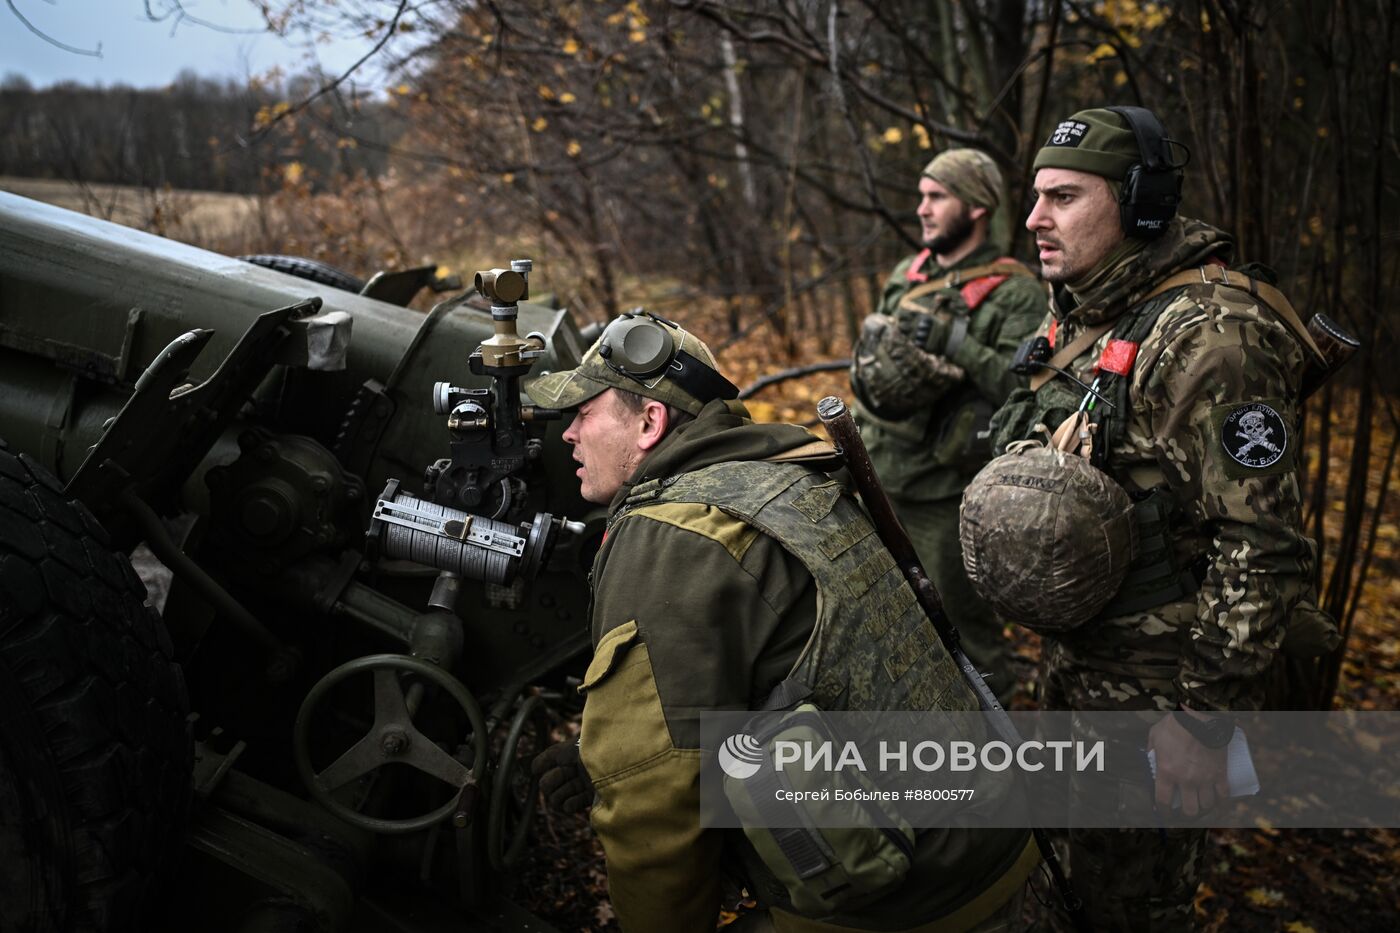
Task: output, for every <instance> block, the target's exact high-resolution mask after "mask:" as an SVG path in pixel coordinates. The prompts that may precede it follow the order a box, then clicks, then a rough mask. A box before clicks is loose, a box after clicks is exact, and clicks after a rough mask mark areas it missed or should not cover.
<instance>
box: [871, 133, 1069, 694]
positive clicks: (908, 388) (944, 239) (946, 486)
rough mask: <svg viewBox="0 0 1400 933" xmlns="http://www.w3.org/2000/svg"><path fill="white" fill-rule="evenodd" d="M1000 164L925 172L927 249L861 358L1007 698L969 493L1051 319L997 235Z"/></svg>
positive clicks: (911, 261)
mask: <svg viewBox="0 0 1400 933" xmlns="http://www.w3.org/2000/svg"><path fill="white" fill-rule="evenodd" d="M1001 193H1002V179H1001V172H1000V171H999V170H998V169H997V167H996V163H995V162H993V161H992V159H991V158H990V157H989V156H987V155H986V154H985V153H982V152H979V151H977V150H975V149H951V150H949V151H947V152H944V153H943V154H941V155H939V156H938V157H937V158H935V159H934V160H933V161H932V162H930V163H929V164H928V165H927V167H925V168H924V171H923V175H922V177H921V178H920V179H919V212H918V213H919V223H920V225H921V228H922V234H923V241H924V246H925V249H924V250H923V251H922V252H920V253H918V254H916V255H913V256H909V257H907V258H905V259H904V260H903V261H902V262H901V263H900V264H899V265H897V266H895V269H894V272H893V274H891V276H890V278H889V280H888V281H887V282H886V283H885V290H884V296H883V298H882V300H881V304H880V308H879V311H878V313H876V314H873V315H871V316H870V317H868V318H867V319H866V322H865V325H864V327H863V329H862V335H861V338H860V341H859V344H858V345H857V347H856V352H855V354H854V359H853V362H852V368H851V386H852V388H853V389H854V390H855V394H856V398H857V399H858V400H859V405H858V407H857V416H858V418H859V419H860V423H861V433H862V435H863V437H864V438H865V442H866V446H867V447H868V448H869V450H870V456H871V460H872V462H873V463H874V465H875V468H876V470H877V472H878V473H879V474H880V480H881V482H882V484H883V485H884V487H885V490H886V492H888V493H889V495H890V499H891V501H892V503H893V504H894V507H895V510H896V512H897V513H898V514H899V519H900V522H901V523H902V524H903V525H904V527H905V529H906V530H907V531H908V532H909V536H910V537H911V538H912V539H913V542H914V546H915V548H916V549H917V550H918V552H919V557H920V559H921V560H922V562H923V565H924V568H925V570H927V572H928V573H929V576H930V577H931V578H932V580H933V582H934V584H935V585H936V586H937V588H938V592H939V593H940V594H942V596H943V602H944V605H945V606H946V608H947V612H948V616H949V618H950V620H951V621H952V622H953V624H954V625H956V626H957V627H958V631H959V634H960V635H961V640H962V645H963V647H964V649H965V650H966V651H967V654H968V656H969V657H970V658H971V659H972V661H973V663H974V664H976V665H977V666H978V668H979V669H981V671H982V672H983V673H984V675H986V676H987V680H988V682H989V684H990V686H991V687H992V689H993V690H995V691H996V693H997V695H998V697H999V698H1000V699H1002V700H1003V701H1005V700H1006V699H1007V698H1009V696H1010V695H1011V693H1012V690H1013V688H1014V686H1015V683H1014V678H1013V676H1012V673H1011V669H1010V664H1009V658H1010V648H1009V646H1008V644H1007V642H1006V639H1005V638H1004V637H1003V634H1002V625H1001V623H1000V621H998V620H997V618H996V617H995V616H994V615H993V614H992V612H991V611H990V610H989V609H988V607H987V605H986V603H985V602H984V601H983V600H982V599H980V598H979V597H978V595H977V593H976V592H975V591H974V590H973V589H972V587H971V586H969V585H968V581H967V576H966V575H965V574H964V572H963V564H962V553H961V551H960V549H959V545H958V500H959V497H960V496H961V495H962V491H963V487H964V486H966V485H967V481H968V480H969V479H971V477H972V476H973V474H975V473H976V472H977V470H978V469H980V468H981V467H982V465H983V464H984V463H986V461H987V459H988V458H989V455H990V452H991V447H990V445H989V444H988V442H987V435H986V430H987V421H988V418H989V416H990V415H991V413H992V412H993V411H995V410H996V409H997V407H998V406H1000V405H1001V403H1002V402H1004V401H1005V400H1006V397H1007V396H1008V395H1009V394H1010V393H1011V391H1012V390H1013V389H1015V388H1017V387H1018V386H1021V385H1024V384H1025V380H1024V379H1023V378H1022V377H1020V376H1017V375H1016V374H1014V373H1012V372H1011V371H1010V370H1009V369H1008V368H1007V364H1009V363H1010V362H1011V358H1012V356H1013V354H1014V353H1015V351H1016V348H1017V346H1018V345H1019V344H1020V343H1021V341H1022V340H1023V339H1024V338H1025V337H1027V336H1028V335H1029V334H1031V333H1032V332H1033V331H1034V330H1035V328H1036V327H1037V326H1038V325H1039V324H1040V322H1041V320H1042V319H1043V318H1044V316H1045V301H1046V294H1045V291H1044V289H1043V288H1042V287H1041V286H1040V284H1039V283H1038V282H1036V280H1035V277H1034V275H1033V274H1032V273H1031V272H1030V271H1029V270H1028V269H1027V268H1026V267H1025V266H1023V265H1022V264H1021V263H1019V262H1017V261H1016V260H1014V259H1008V258H1004V257H1002V256H1001V253H1000V252H999V251H998V250H997V248H996V246H995V245H994V244H992V243H991V242H989V241H988V228H989V225H990V223H991V219H992V212H993V211H995V210H996V207H997V205H998V204H999V203H1000V201H1001Z"/></svg>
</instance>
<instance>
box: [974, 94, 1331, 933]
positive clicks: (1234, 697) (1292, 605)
mask: <svg viewBox="0 0 1400 933" xmlns="http://www.w3.org/2000/svg"><path fill="white" fill-rule="evenodd" d="M1182 152H1183V151H1182V150H1181V148H1180V147H1179V146H1177V145H1176V144H1174V143H1173V142H1171V141H1170V140H1168V139H1167V137H1166V132H1165V130H1164V128H1163V127H1162V125H1161V124H1160V122H1159V121H1158V120H1157V118H1156V117H1155V116H1153V115H1152V114H1151V113H1150V112H1148V111H1146V110H1143V109H1142V108H1136V107H1121V108H1120V107H1115V108H1108V109H1096V110H1086V111H1083V112H1081V113H1077V114H1075V115H1074V116H1072V117H1070V118H1069V119H1068V120H1065V121H1064V122H1062V123H1060V124H1059V125H1058V126H1057V127H1056V129H1055V131H1054V132H1053V133H1052V134H1051V136H1050V138H1049V140H1048V141H1047V142H1046V144H1045V146H1044V147H1043V148H1042V149H1041V150H1040V152H1039V153H1038V155H1037V157H1036V159H1035V165H1034V167H1035V171H1036V174H1035V194H1036V201H1035V207H1034V209H1033V210H1032V212H1031V214H1030V217H1029V218H1028V219H1027V221H1026V227H1027V228H1028V229H1029V230H1030V231H1031V232H1032V233H1033V234H1035V241H1036V246H1037V247H1038V248H1039V251H1040V260H1041V263H1042V274H1043V276H1044V277H1045V279H1046V280H1047V281H1048V282H1050V283H1051V284H1052V286H1053V299H1052V305H1051V315H1050V317H1049V318H1048V319H1047V326H1046V328H1045V330H1044V331H1043V334H1044V336H1045V337H1047V338H1048V343H1049V345H1050V346H1049V348H1046V347H1045V346H1044V344H1043V343H1042V344H1041V352H1040V353H1039V354H1038V356H1037V354H1036V353H1035V352H1032V353H1031V354H1030V356H1031V357H1032V358H1036V359H1038V362H1039V363H1047V362H1048V364H1049V365H1048V366H1044V365H1042V366H1039V367H1038V369H1039V371H1038V372H1037V374H1036V375H1035V376H1033V378H1032V381H1031V386H1030V387H1028V388H1026V389H1021V390H1018V391H1017V392H1016V393H1015V394H1014V395H1013V396H1012V398H1011V400H1010V401H1009V402H1008V403H1007V405H1006V406H1005V407H1003V408H1002V409H1001V410H1000V411H999V412H998V413H997V414H996V416H995V418H994V419H993V430H994V443H995V444H996V445H997V449H998V450H1002V449H1005V447H1006V445H1007V444H1008V443H1010V442H1013V441H1018V440H1023V439H1029V438H1035V437H1044V436H1045V434H1046V433H1047V432H1054V434H1055V437H1056V443H1057V444H1058V446H1060V447H1061V449H1068V450H1074V449H1076V448H1077V447H1079V448H1080V449H1079V452H1080V453H1087V454H1088V456H1089V458H1090V462H1092V463H1093V464H1094V465H1095V466H1097V467H1098V468H1099V470H1101V471H1102V473H1104V474H1107V478H1108V480H1107V481H1109V482H1113V481H1116V483H1117V484H1118V485H1119V486H1121V487H1122V490H1126V494H1127V495H1126V496H1122V495H1120V490H1118V489H1116V488H1114V489H1112V490H1111V491H1112V492H1113V493H1114V495H1115V496H1118V498H1119V499H1120V500H1121V501H1122V503H1123V505H1124V511H1125V513H1126V514H1127V515H1128V517H1129V518H1130V519H1131V527H1129V525H1127V524H1125V525H1123V526H1122V527H1123V529H1125V530H1127V531H1131V534H1127V533H1123V534H1118V535H1117V537H1114V534H1115V533H1114V532H1113V530H1112V528H1113V525H1112V522H1110V521H1109V520H1108V519H1107V518H1106V516H1105V515H1104V514H1099V515H1098V516H1096V517H1094V516H1085V518H1086V521H1077V520H1076V519H1074V518H1073V517H1071V518H1067V519H1065V520H1064V521H1063V522H1062V523H1061V525H1060V526H1059V527H1068V528H1078V529H1080V530H1081V531H1082V530H1083V529H1085V528H1088V527H1090V523H1091V522H1097V523H1098V524H1097V525H1096V526H1094V527H1098V528H1101V529H1104V530H1105V531H1104V533H1105V534H1108V536H1109V538H1110V539H1111V540H1114V541H1117V542H1118V548H1117V550H1118V553H1117V554H1113V555H1109V556H1108V558H1107V559H1105V560H1104V561H1102V562H1100V566H1097V567H1090V566H1081V567H1078V568H1076V569H1077V571H1078V573H1079V574H1080V575H1081V577H1083V578H1085V579H1087V578H1089V577H1091V575H1093V574H1097V573H1106V572H1107V571H1106V569H1105V568H1108V567H1110V566H1111V565H1115V564H1116V565H1118V568H1117V575H1116V576H1115V577H1114V583H1113V585H1112V586H1110V587H1108V588H1107V591H1106V592H1103V593H1102V598H1101V599H1099V603H1100V604H1101V605H1102V608H1099V609H1098V610H1097V612H1095V611H1094V609H1093V608H1092V607H1091V608H1090V609H1089V610H1088V611H1089V613H1090V614H1091V615H1092V618H1088V619H1087V620H1083V619H1079V618H1074V619H1068V620H1066V619H1064V618H1057V617H1056V612H1057V611H1058V609H1057V608H1056V606H1055V605H1054V601H1053V599H1052V598H1051V596H1050V595H1049V594H1051V592H1052V590H1054V589H1055V587H1054V586H1053V585H1052V583H1051V582H1050V581H1042V583H1041V584H1036V583H1035V582H1034V581H1031V580H1021V581H1018V582H1017V585H1016V586H1013V587H1003V591H1004V592H1003V593H1000V594H996V595H993V599H994V600H998V599H1001V600H1005V601H1006V602H1007V604H1008V608H1007V609H1006V610H1005V611H1006V612H1007V613H1008V615H1012V616H1013V617H1015V615H1016V613H1017V612H1018V611H1020V612H1023V613H1024V615H1023V616H1022V617H1023V618H1024V619H1025V620H1026V621H1027V624H1034V625H1036V626H1037V627H1042V631H1046V632H1050V633H1053V634H1054V635H1055V637H1054V638H1053V639H1047V641H1046V642H1045V646H1046V647H1045V666H1044V682H1043V693H1042V699H1043V704H1042V705H1043V706H1045V707H1047V708H1049V709H1070V710H1094V711H1102V710H1130V711H1157V712H1159V713H1160V712H1165V713H1166V715H1164V716H1156V717H1147V718H1148V719H1149V720H1150V721H1155V724H1153V725H1151V726H1150V731H1149V732H1147V734H1146V736H1145V738H1146V744H1147V746H1148V747H1149V748H1150V749H1152V750H1153V752H1154V753H1155V756H1156V762H1157V777H1156V782H1155V785H1154V786H1152V787H1150V788H1145V789H1144V790H1143V793H1145V794H1147V793H1150V794H1154V795H1155V800H1156V803H1157V806H1158V807H1161V808H1166V807H1171V806H1172V805H1173V800H1174V798H1177V799H1179V805H1180V806H1181V808H1182V810H1183V811H1184V812H1185V813H1186V814H1187V815H1195V814H1197V813H1198V812H1202V811H1205V810H1208V809H1209V808H1210V807H1211V806H1213V804H1214V803H1215V801H1216V799H1217V797H1218V796H1219V795H1221V794H1222V793H1224V792H1225V790H1226V786H1227V785H1226V782H1225V760H1226V748H1227V745H1228V743H1229V742H1230V739H1231V736H1232V734H1233V731H1234V728H1233V725H1232V724H1231V722H1230V721H1229V717H1228V712H1229V711H1231V710H1255V709H1259V708H1260V707H1261V706H1262V705H1263V703H1264V697H1265V686H1266V676H1265V675H1266V673H1267V672H1268V671H1269V669H1270V666H1271V664H1273V662H1274V661H1275V655H1276V653H1277V651H1278V649H1279V647H1280V644H1281V642H1282V641H1283V638H1284V635H1285V632H1286V631H1287V630H1289V629H1290V628H1294V627H1303V626H1309V625H1326V624H1327V623H1326V622H1325V621H1324V620H1321V619H1320V618H1319V614H1318V613H1317V610H1316V609H1315V608H1314V607H1313V605H1312V603H1311V593H1310V589H1311V586H1310V579H1311V575H1312V568H1313V562H1314V559H1315V545H1314V544H1313V543H1312V542H1311V541H1310V540H1308V539H1307V538H1306V537H1304V535H1303V533H1302V530H1301V518H1300V503H1299V491H1298V476H1297V446H1298V442H1297V433H1298V426H1299V418H1300V414H1299V410H1298V393H1299V381H1300V377H1301V375H1302V373H1303V369H1304V364H1305V362H1306V360H1307V354H1309V353H1310V352H1312V349H1313V345H1312V343H1311V340H1310V338H1308V337H1307V335H1306V332H1305V331H1304V329H1303V328H1302V325H1301V324H1300V323H1299V321H1298V319H1297V315H1296V313H1294V312H1293V310H1292V308H1291V307H1289V305H1288V302H1287V300H1286V299H1285V298H1283V296H1282V295H1280V294H1279V293H1278V292H1277V291H1276V290H1274V289H1272V288H1271V287H1270V286H1269V284H1267V283H1266V282H1263V281H1260V280H1257V279H1252V278H1250V277H1249V276H1248V275H1245V274H1243V273H1242V272H1240V271H1238V270H1230V269H1229V268H1228V265H1227V264H1228V263H1229V261H1230V259H1231V254H1232V252H1233V244H1232V242H1231V240H1230V238H1229V237H1228V236H1227V235H1226V234H1224V233H1222V232H1221V231H1220V230H1217V229H1215V228H1214V227H1211V226H1209V225H1207V224H1204V223H1202V222H1200V221H1197V220H1191V219H1188V218H1184V217H1177V216H1175V214H1176V206H1177V203H1178V201H1179V197H1180V195H1179V193H1180V188H1181V181H1182V171H1181V169H1182V166H1183V164H1184V161H1183V159H1181V158H1179V157H1178V156H1179V155H1180V154H1182ZM1032 350H1033V347H1032ZM1052 350H1053V356H1051V357H1050V359H1049V360H1048V361H1047V360H1045V357H1046V356H1050V353H1051V351H1052ZM1050 367H1054V368H1055V369H1063V370H1066V371H1067V375H1061V374H1058V373H1057V372H1055V369H1052V368H1050ZM1057 428H1059V429H1060V430H1058V431H1057V430H1056V429H1057ZM1081 444H1082V447H1080V445H1081ZM1014 446H1015V447H1022V448H1024V445H1014ZM1015 456H1017V453H1016V452H1013V453H1011V454H1008V456H1007V457H1005V458H1003V459H1002V460H998V461H997V464H998V466H997V467H996V468H989V469H988V470H987V471H985V472H984V473H983V475H982V476H979V477H978V479H977V481H976V482H974V483H973V485H972V486H971V487H970V488H969V489H968V494H967V500H966V506H965V512H966V515H965V522H964V546H965V547H966V548H967V550H968V553H969V554H972V555H974V560H973V561H971V562H970V564H969V567H970V568H973V569H972V572H973V575H974V577H977V576H978V573H977V570H978V560H977V559H976V558H979V557H982V558H985V562H984V563H983V564H982V565H981V566H980V569H982V570H983V571H986V570H987V567H986V563H989V562H991V561H992V560H993V559H998V560H1001V559H1004V561H1005V562H1006V563H1010V564H1019V565H1020V566H1025V560H1024V558H1026V557H1027V556H1028V554H1029V553H1030V552H1031V551H1033V550H1035V549H1037V548H1041V547H1043V549H1044V550H1043V551H1040V552H1039V553H1047V552H1049V551H1050V550H1051V549H1053V548H1057V547H1059V548H1061V549H1063V548H1065V547H1069V548H1070V549H1071V550H1072V549H1073V548H1074V547H1075V546H1077V545H1076V542H1074V541H1060V542H1056V541H1030V540H1023V541H1021V542H1020V543H1010V544H1008V543H1006V539H1005V538H1002V539H1000V541H1001V544H1000V545H999V546H1000V547H1001V548H1002V550H1014V551H1017V553H1006V554H998V553H995V546H994V545H993V544H992V543H990V542H991V541H992V539H993V538H995V537H996V534H997V533H996V531H995V530H994V529H995V528H996V527H997V526H998V525H999V524H1001V523H1003V522H1006V521H1010V520H1012V518H1011V516H1010V514H1009V513H1008V511H1007V508H1010V509H1011V510H1012V511H1015V506H1014V504H1015V503H1018V502H1019V503H1025V502H1028V501H1030V500H1029V499H1028V498H1027V496H1029V495H1032V494H1033V493H1030V492H1027V491H1026V488H1025V487H1024V486H1023V488H1022V489H1021V490H1020V491H1016V490H1012V489H1011V488H1010V487H1009V486H998V485H997V483H998V482H999V481H998V480H996V479H995V478H994V477H991V474H994V473H997V472H998V470H999V468H1000V465H1001V464H1002V463H1003V460H1010V459H1011V458H1013V457H1015ZM1060 462H1061V463H1063V461H1060ZM1095 475H1100V476H1101V475H1102V474H1095ZM1100 501H1101V502H1106V501H1107V497H1105V498H1102V499H1100ZM998 505H1000V506H1001V507H1002V511H1001V512H998V510H997V508H998ZM1115 521H1116V519H1115ZM1001 527H1003V528H1004V527H1005V526H1004V525H1002V526H1001ZM1052 534H1053V532H1052V530H1051V529H1050V528H1048V527H1044V526H1042V527H1041V529H1040V536H1041V537H1048V536H1051V535H1052ZM1027 537H1031V536H1027ZM1081 537H1082V535H1081ZM1101 537H1102V535H1101ZM1124 568H1126V569H1124ZM1120 581H1121V582H1120ZM987 582H988V583H991V582H993V581H990V580H989V581H987ZM1042 584H1043V585H1042ZM981 585H982V581H981V579H980V578H979V586H981ZM1115 587H1116V589H1115ZM1018 588H1023V591H1019V592H1018ZM1099 589H1101V590H1102V589H1104V588H1103V587H1099ZM1086 592H1087V591H1086ZM1018 599H1019V600H1020V602H1021V605H1020V608H1019V610H1018V609H1017V608H1016V607H1012V606H1010V603H1012V602H1015V601H1016V600H1018ZM1104 600H1106V604H1103V601H1104ZM1079 602H1080V604H1081V605H1082V604H1083V600H1080V601H1079ZM1144 729H1145V730H1146V729H1148V726H1147V725H1144ZM1177 795H1179V798H1178V796H1177ZM1069 842H1070V866H1069V867H1070V871H1071V875H1072V881H1073V883H1074V887H1075V889H1076V892H1077V893H1078V894H1079V895H1080V896H1081V897H1082V898H1084V900H1085V902H1086V906H1087V909H1088V912H1089V915H1090V917H1091V919H1092V922H1093V926H1094V928H1095V929H1133V930H1145V929H1152V930H1158V929H1164V930H1177V929H1188V928H1190V926H1191V924H1192V917H1193V908H1192V903H1193V898H1194V895H1195V892H1196V887H1197V883H1198V881H1199V877H1200V870H1201V865H1202V860H1203V853H1204V844H1205V831H1204V830H1194V829H1182V830H1171V831H1158V830H1141V831H1130V830H1094V831H1071V833H1070V839H1069Z"/></svg>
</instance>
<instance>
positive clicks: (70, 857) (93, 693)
mask: <svg viewBox="0 0 1400 933" xmlns="http://www.w3.org/2000/svg"><path fill="white" fill-rule="evenodd" d="M145 594H146V591H145V587H144V586H142V584H141V581H140V579H138V578H137V576H136V574H135V572H134V571H133V570H132V569H131V564H130V562H129V561H128V560H127V559H126V558H125V557H124V556H122V555H120V554H115V553H113V551H112V550H111V547H110V546H109V543H108V540H107V535H106V532H105V531H103V529H102V526H101V525H99V524H98V522H97V520H96V519H95V518H93V516H92V513H91V512H89V511H88V510H87V509H86V508H85V507H83V505H82V504H81V503H78V502H75V501H73V500H70V499H68V498H67V497H66V496H65V495H64V494H63V487H62V486H61V485H60V484H59V483H58V481H57V480H55V479H54V478H53V476H52V475H50V474H49V473H48V472H47V471H46V470H44V469H43V468H42V467H40V466H39V465H38V464H37V463H35V462H34V461H33V460H31V459H29V458H28V457H26V456H24V455H20V456H18V457H16V456H14V455H13V454H12V453H10V452H8V448H7V447H6V445H5V443H4V442H3V441H0V930H4V931H10V930H16V931H18V930H23V931H44V933H47V931H63V933H69V931H78V933H98V931H100V933H116V931H123V933H124V931H134V930H146V929H150V928H151V926H152V924H153V922H154V921H155V920H156V918H158V917H159V916H160V913H161V911H160V906H161V902H163V901H165V900H168V894H169V892H168V890H167V889H164V886H163V885H162V881H164V880H166V878H167V877H168V874H169V871H170V869H172V868H173V867H174V865H175V864H176V858H177V857H178V853H179V846H180V843H181V839H182V836H183V833H184V827H185V822H186V819H187V817H188V811H189V801H190V772H191V767H192V764H193V749H192V746H191V741H190V724H189V721H188V711H189V698H188V696H187V694H186V692H185V682H184V678H183V676H182V675H181V672H180V668H179V666H178V665H177V664H175V662H174V661H173V660H172V649H171V644H170V639H169V636H168V635H167V634H166V632H165V626H164V624H163V623H162V622H161V620H160V618H159V617H158V616H157V615H156V614H155V612H154V611H153V610H152V609H150V607H148V606H146V605H145V602H144V600H145Z"/></svg>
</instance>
